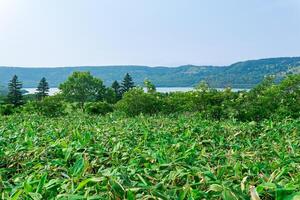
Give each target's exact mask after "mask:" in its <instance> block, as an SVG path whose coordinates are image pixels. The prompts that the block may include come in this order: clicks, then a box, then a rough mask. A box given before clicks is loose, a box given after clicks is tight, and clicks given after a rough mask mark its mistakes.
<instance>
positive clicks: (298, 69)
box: [0, 57, 300, 88]
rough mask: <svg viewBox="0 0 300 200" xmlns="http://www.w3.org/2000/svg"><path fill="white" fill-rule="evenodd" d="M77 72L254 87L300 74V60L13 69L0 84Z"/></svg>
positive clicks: (2, 72) (163, 83) (159, 82)
mask: <svg viewBox="0 0 300 200" xmlns="http://www.w3.org/2000/svg"><path fill="white" fill-rule="evenodd" d="M74 71H89V72H91V74H92V75H94V76H96V77H97V78H101V79H102V80H103V81H104V85H107V86H108V85H111V84H112V83H113V81H114V80H117V81H118V82H121V81H122V79H123V76H124V74H126V73H127V72H128V73H130V74H131V75H132V77H133V79H134V80H135V83H136V85H143V82H144V80H145V79H146V78H148V79H150V80H151V81H152V82H153V83H154V84H155V85H156V86H159V87H180V86H183V87H187V86H189V87H192V86H195V85H197V84H198V83H199V82H200V81H201V80H205V81H206V82H207V83H208V84H209V85H210V86H211V87H217V88H223V87H228V86H231V87H233V88H252V87H253V86H255V85H256V84H258V83H259V82H261V81H262V80H263V78H264V77H265V76H268V75H275V76H276V77H277V78H278V79H281V78H282V77H283V76H285V75H286V74H292V73H300V57H295V58H271V59H262V60H252V61H245V62H239V63H235V64H232V65H230V66H222V67H218V66H194V65H186V66H180V67H146V66H102V67H62V68H12V67H0V85H6V84H7V82H8V81H9V80H10V79H11V77H12V76H13V75H15V74H16V75H18V77H19V78H20V79H21V80H22V81H23V85H24V87H31V88H32V87H36V85H37V82H38V81H40V79H41V77H46V78H47V80H48V81H49V84H50V87H58V86H59V84H61V83H62V82H64V81H65V80H66V79H67V77H68V76H70V75H71V74H72V73H73V72H74Z"/></svg>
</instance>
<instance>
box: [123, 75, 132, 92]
mask: <svg viewBox="0 0 300 200" xmlns="http://www.w3.org/2000/svg"><path fill="white" fill-rule="evenodd" d="M133 87H134V82H133V81H132V78H131V76H130V75H129V74H128V73H126V75H125V77H124V79H123V82H122V84H121V94H122V95H123V94H124V93H125V92H127V91H129V90H130V89H131V88H133Z"/></svg>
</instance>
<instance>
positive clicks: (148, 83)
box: [144, 79, 156, 93]
mask: <svg viewBox="0 0 300 200" xmlns="http://www.w3.org/2000/svg"><path fill="white" fill-rule="evenodd" d="M144 85H145V87H146V89H147V92H148V93H155V92H156V87H155V85H154V84H153V83H152V82H151V81H150V80H148V79H146V80H145V81H144Z"/></svg>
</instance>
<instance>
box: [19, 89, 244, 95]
mask: <svg viewBox="0 0 300 200" xmlns="http://www.w3.org/2000/svg"><path fill="white" fill-rule="evenodd" d="M193 89H194V88H192V87H157V88H156V91H157V92H162V93H166V92H188V91H191V90H193ZM216 89H217V90H223V89H224V88H216ZM24 90H26V91H28V94H34V93H35V92H36V88H24ZM241 90H247V89H240V88H233V89H232V91H234V92H237V91H241ZM58 92H59V89H58V88H50V89H49V95H54V94H56V93H58Z"/></svg>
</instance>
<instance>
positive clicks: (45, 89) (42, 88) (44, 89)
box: [36, 77, 49, 100]
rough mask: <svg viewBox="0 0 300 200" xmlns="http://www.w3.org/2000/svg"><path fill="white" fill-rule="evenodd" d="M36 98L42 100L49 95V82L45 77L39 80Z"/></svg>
mask: <svg viewBox="0 0 300 200" xmlns="http://www.w3.org/2000/svg"><path fill="white" fill-rule="evenodd" d="M36 91H37V92H36V98H37V99H38V100H42V99H43V98H45V97H46V96H48V95H49V84H48V82H47V80H46V78H45V77H43V78H42V79H41V80H40V83H39V85H38V87H37V89H36Z"/></svg>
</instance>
